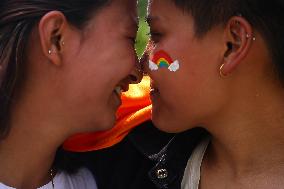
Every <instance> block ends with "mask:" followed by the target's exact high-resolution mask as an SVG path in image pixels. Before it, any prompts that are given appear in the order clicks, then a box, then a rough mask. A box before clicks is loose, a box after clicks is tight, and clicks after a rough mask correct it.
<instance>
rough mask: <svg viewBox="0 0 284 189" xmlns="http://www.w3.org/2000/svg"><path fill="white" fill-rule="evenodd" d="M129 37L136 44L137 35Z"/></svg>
mask: <svg viewBox="0 0 284 189" xmlns="http://www.w3.org/2000/svg"><path fill="white" fill-rule="evenodd" d="M128 39H129V40H130V42H131V43H132V44H135V43H136V37H128Z"/></svg>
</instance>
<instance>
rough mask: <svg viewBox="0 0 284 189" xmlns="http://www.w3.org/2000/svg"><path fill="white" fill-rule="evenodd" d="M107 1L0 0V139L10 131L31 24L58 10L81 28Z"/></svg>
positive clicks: (32, 26) (33, 24)
mask: <svg viewBox="0 0 284 189" xmlns="http://www.w3.org/2000/svg"><path fill="white" fill-rule="evenodd" d="M109 1H110V0H83V1H82V0H1V2H0V139H1V138H3V137H5V136H6V135H7V133H8V131H9V126H8V122H9V115H10V113H9V111H10V110H9V107H10V104H11V102H12V97H13V93H14V92H15V88H16V86H17V85H18V83H19V82H20V80H21V76H22V72H23V69H24V65H23V64H24V59H25V47H26V45H27V41H28V40H29V36H30V33H31V31H32V29H33V28H34V26H35V25H36V24H37V23H38V22H39V21H40V19H41V17H42V16H44V15H45V14H46V13H48V12H50V11H53V10H57V11H61V12H62V13H63V14H64V15H65V16H66V19H67V20H68V22H69V23H71V24H72V25H74V26H75V27H77V28H81V29H82V28H83V27H84V26H85V24H86V23H87V22H88V20H89V18H90V16H91V15H94V14H95V13H96V11H97V10H98V9H100V8H102V7H103V6H105V5H106V4H107V3H108V2H109Z"/></svg>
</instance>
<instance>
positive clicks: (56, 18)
mask: <svg viewBox="0 0 284 189" xmlns="http://www.w3.org/2000/svg"><path fill="white" fill-rule="evenodd" d="M66 24H67V21H66V18H65V16H64V15H63V14H62V13H61V12H59V11H51V12H49V13H47V14H45V15H44V16H43V17H42V18H41V20H40V22H39V25H38V31H39V36H40V42H41V47H42V51H43V54H44V56H46V57H47V58H48V59H49V61H50V62H51V63H53V64H54V65H61V60H62V58H61V51H62V48H63V46H64V41H63V33H64V30H65V27H66Z"/></svg>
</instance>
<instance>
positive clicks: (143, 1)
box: [135, 0, 149, 57]
mask: <svg viewBox="0 0 284 189" xmlns="http://www.w3.org/2000/svg"><path fill="white" fill-rule="evenodd" d="M138 11H139V29H138V32H137V38H136V45H135V48H136V51H137V54H138V56H139V57H140V56H141V55H142V53H143V51H144V49H145V46H146V44H147V42H148V35H147V34H148V33H149V27H148V24H147V23H146V22H145V16H146V14H147V0H139V2H138Z"/></svg>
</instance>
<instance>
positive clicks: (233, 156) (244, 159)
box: [206, 91, 284, 178]
mask: <svg viewBox="0 0 284 189" xmlns="http://www.w3.org/2000/svg"><path fill="white" fill-rule="evenodd" d="M279 94H281V95H279ZM243 99H245V98H242V99H240V100H236V101H234V102H232V103H234V105H233V106H231V107H233V108H230V105H231V104H230V105H229V104H228V106H227V108H226V111H225V112H223V113H222V116H219V117H221V119H219V120H217V119H215V120H214V121H215V122H212V124H211V125H210V127H208V128H207V129H208V130H209V132H210V133H211V134H212V143H211V145H210V147H209V148H208V151H207V154H206V161H207V160H208V161H207V163H208V165H209V166H214V167H215V168H216V166H217V167H219V168H220V167H223V168H224V169H227V170H229V172H231V173H232V176H233V177H234V178H237V177H239V176H242V177H243V176H248V175H256V174H260V173H263V172H266V173H268V172H270V170H271V172H274V173H277V174H278V175H279V174H280V173H281V174H282V175H283V174H284V166H280V165H284V148H283V145H284V137H283V133H284V127H283V125H284V103H283V102H284V101H283V95H282V93H279V91H278V92H277V93H275V94H269V95H266V94H258V95H257V97H254V98H253V99H251V100H248V101H246V102H242V101H243ZM248 99H249V98H248ZM216 117H217V116H216Z"/></svg>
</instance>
